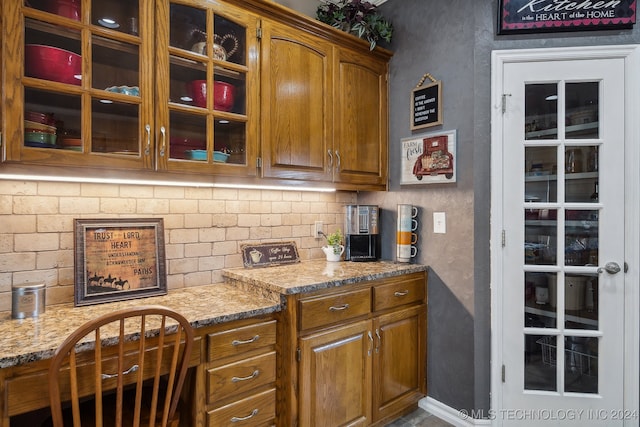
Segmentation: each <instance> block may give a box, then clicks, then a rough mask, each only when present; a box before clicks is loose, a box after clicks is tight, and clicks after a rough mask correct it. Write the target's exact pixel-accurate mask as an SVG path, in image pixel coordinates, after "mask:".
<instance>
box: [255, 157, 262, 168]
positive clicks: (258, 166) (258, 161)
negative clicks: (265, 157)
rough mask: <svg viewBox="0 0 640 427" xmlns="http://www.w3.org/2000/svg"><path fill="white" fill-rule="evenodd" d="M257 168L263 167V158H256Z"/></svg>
mask: <svg viewBox="0 0 640 427" xmlns="http://www.w3.org/2000/svg"><path fill="white" fill-rule="evenodd" d="M256 167H257V168H261V167H262V157H256Z"/></svg>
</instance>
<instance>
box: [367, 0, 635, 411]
mask: <svg viewBox="0 0 640 427" xmlns="http://www.w3.org/2000/svg"><path fill="white" fill-rule="evenodd" d="M380 10H381V12H383V13H384V15H385V17H387V18H388V19H390V20H391V21H392V22H393V24H394V29H395V33H394V38H393V41H392V44H391V46H389V47H390V49H391V50H393V51H394V52H395V55H394V57H393V59H392V61H391V66H390V71H391V79H390V108H389V110H390V135H389V150H390V153H389V160H390V162H389V169H390V170H389V172H390V191H389V192H388V193H363V194H361V195H360V196H359V198H358V201H359V203H371V204H378V205H380V206H381V207H382V209H383V215H384V217H383V218H382V234H383V238H382V241H383V242H385V244H384V247H383V250H382V255H383V257H384V258H386V259H394V258H395V248H394V242H395V235H394V233H395V220H396V218H395V217H396V214H395V210H396V206H397V204H398V203H412V204H414V205H416V206H419V207H420V210H421V215H420V220H421V230H420V231H421V232H420V234H421V239H420V244H419V255H418V257H417V260H416V262H419V263H424V264H428V265H429V266H430V268H431V270H430V276H429V337H428V340H429V341H428V342H429V354H428V356H429V361H428V375H429V378H428V388H429V395H430V396H431V397H433V398H434V399H436V400H438V401H440V402H442V403H444V404H446V405H449V406H451V407H453V408H457V409H468V410H470V409H484V410H487V409H488V408H489V405H490V356H491V354H490V345H491V333H490V313H491V306H490V288H489V283H490V256H489V255H490V253H489V250H490V247H489V227H490V174H491V170H490V142H491V141H490V140H491V108H492V106H491V105H490V104H491V102H490V99H491V51H492V50H494V49H516V48H518V49H519V48H540V47H561V46H586V45H610V44H630V43H639V42H640V30H639V29H634V30H621V31H597V32H576V33H555V34H531V35H510V36H497V35H496V31H495V28H496V26H497V23H496V16H497V1H496V0H492V1H488V0H446V1H445V0H388V1H387V2H386V3H385V4H383V5H382V6H381V7H380ZM639 25H640V24H639ZM426 72H429V73H431V74H432V75H433V76H434V77H436V78H437V79H440V80H442V82H443V110H444V111H443V114H444V116H443V117H444V124H443V125H442V126H437V127H434V128H428V129H427V130H420V131H416V132H413V133H412V132H411V130H410V127H409V121H410V111H409V95H410V92H411V89H412V88H414V87H415V85H416V84H417V83H418V81H419V80H420V78H421V77H422V76H423V74H424V73H426ZM450 129H456V130H457V137H458V139H457V142H458V150H457V153H456V154H457V161H458V165H457V166H458V175H457V183H455V184H441V185H417V186H415V185H410V186H400V185H399V181H400V177H399V164H400V149H399V144H400V139H401V138H405V137H410V136H415V135H419V134H422V133H425V132H431V131H437V130H450ZM433 212H445V213H446V215H447V233H446V234H433V230H432V229H433V219H432V218H433Z"/></svg>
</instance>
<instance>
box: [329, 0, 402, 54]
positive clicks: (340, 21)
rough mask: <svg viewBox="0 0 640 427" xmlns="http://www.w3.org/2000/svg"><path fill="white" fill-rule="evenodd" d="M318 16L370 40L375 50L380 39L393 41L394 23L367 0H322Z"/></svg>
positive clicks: (334, 25)
mask: <svg viewBox="0 0 640 427" xmlns="http://www.w3.org/2000/svg"><path fill="white" fill-rule="evenodd" d="M316 18H317V19H318V21H320V22H324V23H325V24H329V25H331V26H332V27H335V28H338V29H340V30H342V31H345V32H347V33H351V34H353V35H355V36H357V37H360V38H361V39H364V40H367V41H368V42H369V48H370V49H371V50H373V49H374V48H375V47H376V44H377V43H378V40H380V39H382V40H385V41H386V42H387V43H388V42H390V41H391V35H392V34H393V25H391V23H390V22H389V21H387V20H386V19H384V17H383V16H382V15H381V14H380V13H379V12H378V10H377V8H376V6H375V5H374V4H373V3H371V2H368V1H365V0H321V4H320V6H318V9H317V10H316Z"/></svg>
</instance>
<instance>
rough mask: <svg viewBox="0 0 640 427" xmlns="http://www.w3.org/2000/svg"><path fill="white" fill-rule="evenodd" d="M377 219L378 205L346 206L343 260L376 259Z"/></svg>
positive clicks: (377, 256) (377, 243) (378, 243)
mask: <svg viewBox="0 0 640 427" xmlns="http://www.w3.org/2000/svg"><path fill="white" fill-rule="evenodd" d="M379 219H380V217H379V209H378V206H374V205H347V206H346V215H345V225H344V236H345V250H344V252H345V260H347V261H376V260H377V259H378V258H380V235H379V230H378V224H379Z"/></svg>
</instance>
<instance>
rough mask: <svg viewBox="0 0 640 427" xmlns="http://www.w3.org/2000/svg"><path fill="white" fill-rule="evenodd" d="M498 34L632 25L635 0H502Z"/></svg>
mask: <svg viewBox="0 0 640 427" xmlns="http://www.w3.org/2000/svg"><path fill="white" fill-rule="evenodd" d="M498 13H499V15H500V16H499V17H498V34H510V33H534V32H549V31H584V30H610V29H624V28H631V27H632V26H633V25H634V24H635V23H636V0H500V7H499V8H498Z"/></svg>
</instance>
